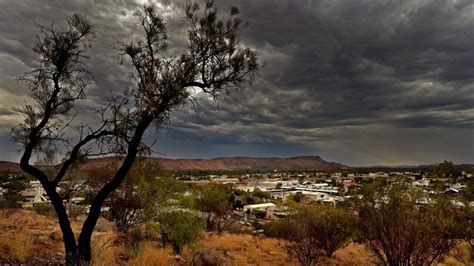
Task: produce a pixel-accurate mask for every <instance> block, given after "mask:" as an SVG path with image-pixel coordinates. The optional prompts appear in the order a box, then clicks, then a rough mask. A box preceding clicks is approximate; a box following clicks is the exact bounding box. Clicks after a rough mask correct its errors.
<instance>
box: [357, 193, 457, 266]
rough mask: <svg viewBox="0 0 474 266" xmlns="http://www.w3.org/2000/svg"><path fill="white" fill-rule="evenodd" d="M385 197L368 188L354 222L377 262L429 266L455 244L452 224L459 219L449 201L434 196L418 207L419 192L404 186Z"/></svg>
mask: <svg viewBox="0 0 474 266" xmlns="http://www.w3.org/2000/svg"><path fill="white" fill-rule="evenodd" d="M386 196H387V197H385V195H384V193H375V192H374V191H368V193H366V194H365V195H364V200H362V201H361V202H360V204H361V205H362V206H360V214H359V224H358V228H359V233H360V236H361V237H362V241H364V242H365V243H366V245H367V247H368V249H369V250H370V251H372V253H373V254H374V255H375V256H376V258H377V259H378V260H379V262H380V263H382V264H385V265H431V264H434V263H435V262H436V261H439V260H440V259H442V258H443V257H444V256H445V255H446V254H448V253H449V252H450V251H451V250H452V249H453V248H454V247H455V246H456V245H457V243H458V241H457V240H456V238H459V234H460V231H459V230H458V229H457V228H456V223H457V222H458V221H459V222H460V221H461V220H462V219H461V217H460V216H459V215H456V213H454V212H452V211H451V210H452V208H451V205H450V203H449V202H447V201H445V200H443V199H437V200H435V201H434V202H433V204H430V205H425V206H421V207H420V206H418V205H417V200H418V199H419V198H420V195H419V194H418V193H416V192H415V191H410V190H409V189H408V188H407V187H406V186H405V185H394V186H392V188H391V189H390V190H389V191H388V193H387V194H386ZM457 220H458V221H457Z"/></svg>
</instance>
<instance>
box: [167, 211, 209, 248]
mask: <svg viewBox="0 0 474 266" xmlns="http://www.w3.org/2000/svg"><path fill="white" fill-rule="evenodd" d="M159 222H160V230H161V236H162V240H163V243H164V244H167V243H169V244H171V246H172V248H173V251H174V252H175V253H176V254H180V253H181V250H182V248H183V246H185V245H189V244H191V243H193V242H194V241H195V240H196V239H197V238H198V237H199V236H200V235H201V233H202V232H203V230H204V227H205V221H203V219H201V218H200V217H199V216H197V215H196V214H194V213H192V212H191V211H189V210H180V209H175V210H173V209H171V210H164V211H161V212H160V216H159Z"/></svg>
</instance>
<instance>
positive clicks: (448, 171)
mask: <svg viewBox="0 0 474 266" xmlns="http://www.w3.org/2000/svg"><path fill="white" fill-rule="evenodd" d="M431 173H432V174H433V176H435V177H451V176H452V175H454V174H455V173H456V167H455V166H454V164H453V162H448V161H444V162H442V163H439V164H435V165H433V169H432V170H431Z"/></svg>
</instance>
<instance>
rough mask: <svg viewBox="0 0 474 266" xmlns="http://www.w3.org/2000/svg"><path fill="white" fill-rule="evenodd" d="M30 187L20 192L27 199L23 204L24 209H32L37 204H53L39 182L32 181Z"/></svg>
mask: <svg viewBox="0 0 474 266" xmlns="http://www.w3.org/2000/svg"><path fill="white" fill-rule="evenodd" d="M29 185H30V187H29V188H26V189H25V190H23V191H21V192H20V194H21V195H22V196H23V197H24V198H25V201H24V202H23V203H22V204H21V205H22V207H23V208H31V207H33V206H35V204H40V203H49V202H51V201H50V200H49V198H48V196H47V195H46V191H45V190H44V189H43V187H42V186H41V184H40V182H39V181H30V183H29Z"/></svg>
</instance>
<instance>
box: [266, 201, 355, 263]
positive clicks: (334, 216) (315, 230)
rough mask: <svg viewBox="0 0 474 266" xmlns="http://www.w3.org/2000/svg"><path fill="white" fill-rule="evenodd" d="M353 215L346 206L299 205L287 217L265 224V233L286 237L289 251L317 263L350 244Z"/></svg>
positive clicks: (304, 261) (306, 260) (304, 259)
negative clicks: (343, 207)
mask: <svg viewBox="0 0 474 266" xmlns="http://www.w3.org/2000/svg"><path fill="white" fill-rule="evenodd" d="M353 224H354V218H353V217H352V215H351V214H350V212H349V211H348V210H346V209H342V208H337V207H333V206H325V205H311V206H299V207H297V209H296V210H295V211H294V212H293V213H292V214H291V215H289V216H288V217H287V218H285V219H283V220H281V221H277V222H273V223H271V224H268V225H266V226H265V234H267V235H270V236H276V237H280V238H283V239H285V240H287V242H288V246H287V250H288V252H289V254H290V255H292V256H293V257H295V258H297V259H298V261H299V262H300V263H301V264H302V265H314V264H316V263H317V261H318V259H319V258H320V257H321V256H328V257H331V256H332V255H333V254H334V252H335V251H336V250H338V249H340V248H342V247H344V246H345V245H346V244H348V243H349V241H350V239H351V236H352V235H353V234H354V227H353Z"/></svg>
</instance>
